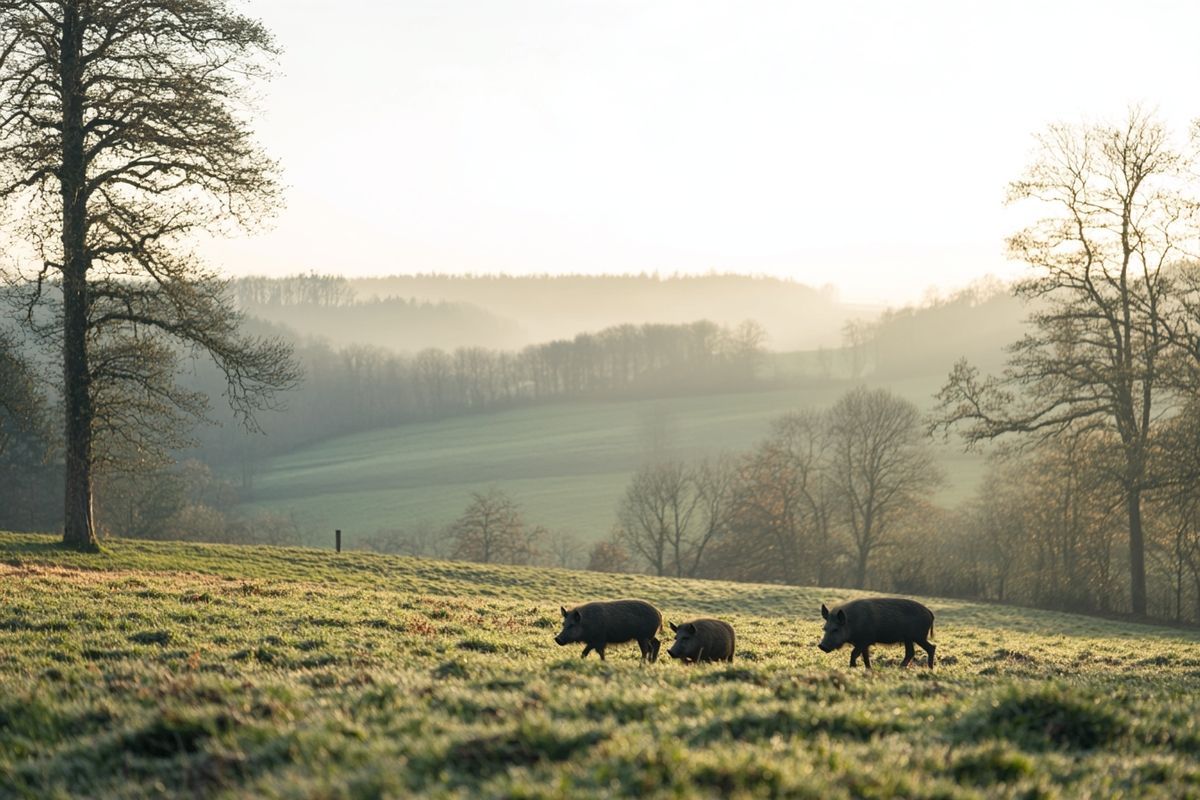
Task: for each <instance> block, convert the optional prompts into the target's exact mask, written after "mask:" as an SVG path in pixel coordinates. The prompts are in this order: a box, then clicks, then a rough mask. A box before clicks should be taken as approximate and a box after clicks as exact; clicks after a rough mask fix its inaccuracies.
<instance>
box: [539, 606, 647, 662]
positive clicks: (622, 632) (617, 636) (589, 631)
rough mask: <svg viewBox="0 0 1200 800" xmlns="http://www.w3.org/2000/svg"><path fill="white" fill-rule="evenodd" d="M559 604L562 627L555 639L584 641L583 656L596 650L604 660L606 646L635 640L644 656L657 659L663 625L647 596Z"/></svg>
mask: <svg viewBox="0 0 1200 800" xmlns="http://www.w3.org/2000/svg"><path fill="white" fill-rule="evenodd" d="M560 608H562V615H563V628H562V630H561V631H560V632H559V634H558V636H555V637H554V641H556V642H557V643H558V644H559V645H560V646H561V645H566V644H571V643H572V642H583V643H584V645H585V647H584V648H583V655H582V656H581V657H582V658H587V654H588V653H590V652H592V651H593V650H595V651H596V652H597V653H599V654H600V660H601V661H603V660H604V649H605V648H606V647H608V646H609V645H610V644H621V643H622V642H630V641H635V640H636V641H637V643H638V647H640V648H641V649H642V658H643V659H644V660H648V661H657V660H658V648H659V646H660V642H659V641H658V638H657V634H658V632H659V631H660V630H661V629H662V614H660V613H659V611H658V609H657V608H655V607H654V606H652V605H650V604H649V603H647V602H646V601H645V600H610V601H608V602H596V603H584V604H583V605H581V606H575V608H572V609H571V610H570V611H568V610H567V609H566V608H565V607H561V606H560Z"/></svg>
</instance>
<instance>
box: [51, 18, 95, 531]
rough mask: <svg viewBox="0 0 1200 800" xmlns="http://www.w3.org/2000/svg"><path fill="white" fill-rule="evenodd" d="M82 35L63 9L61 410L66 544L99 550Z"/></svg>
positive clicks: (73, 20) (60, 176)
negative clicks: (94, 494) (94, 495)
mask: <svg viewBox="0 0 1200 800" xmlns="http://www.w3.org/2000/svg"><path fill="white" fill-rule="evenodd" d="M81 49H82V31H81V30H80V23H79V10H78V8H77V7H76V4H75V3H66V4H65V5H64V9H63V29H62V61H61V64H62V71H61V75H60V77H61V80H62V99H63V130H62V151H63V152H62V173H61V174H60V175H59V181H60V184H61V187H62V201H63V227H62V247H63V264H62V274H63V286H62V292H63V407H64V410H65V416H66V420H65V422H66V430H65V440H66V482H65V483H66V491H65V493H64V500H65V507H64V515H63V544H65V545H69V546H72V547H78V548H83V549H88V550H94V549H96V548H97V547H98V543H97V541H96V526H95V520H94V518H93V515H92V431H93V426H92V417H93V412H92V397H91V369H90V367H89V365H88V351H87V329H88V310H89V309H88V304H89V300H88V286H87V273H88V266H89V264H88V261H89V257H88V252H87V194H86V189H87V185H86V184H87V167H86V164H85V163H84V136H83V97H82V87H81V80H80V64H79V54H80V51H81Z"/></svg>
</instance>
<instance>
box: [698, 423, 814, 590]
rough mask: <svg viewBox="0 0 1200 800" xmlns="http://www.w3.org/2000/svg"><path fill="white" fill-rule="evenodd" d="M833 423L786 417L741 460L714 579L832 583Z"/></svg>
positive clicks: (715, 563)
mask: <svg viewBox="0 0 1200 800" xmlns="http://www.w3.org/2000/svg"><path fill="white" fill-rule="evenodd" d="M827 419H828V418H827V415H826V414H824V413H822V412H815V411H801V412H795V413H791V414H786V415H784V416H783V417H780V418H779V419H776V420H775V421H774V422H772V424H771V433H770V435H769V436H768V437H767V438H766V439H765V440H764V441H763V442H762V443H760V444H759V445H758V447H756V448H755V449H754V450H753V451H752V452H751V453H748V454H747V455H746V456H745V457H744V458H743V459H742V461H741V463H740V465H739V469H738V474H737V480H736V482H735V484H734V486H733V488H732V493H731V501H730V509H729V512H728V515H727V519H726V522H725V525H724V532H723V536H722V538H721V540H720V541H719V542H718V544H717V545H716V547H717V550H718V555H717V556H716V557H715V558H714V565H715V572H714V574H715V575H718V576H721V577H731V578H739V579H743V580H769V581H784V582H787V583H794V584H799V583H806V582H813V581H815V582H817V583H819V584H821V585H827V584H828V582H829V578H830V567H831V566H832V564H833V562H834V559H835V554H834V552H833V549H834V548H833V543H832V541H831V539H830V534H831V529H832V510H833V506H832V499H833V498H832V491H831V490H832V483H831V481H830V476H829V474H828V467H829V462H828V445H829V441H830V439H829V435H828V430H827Z"/></svg>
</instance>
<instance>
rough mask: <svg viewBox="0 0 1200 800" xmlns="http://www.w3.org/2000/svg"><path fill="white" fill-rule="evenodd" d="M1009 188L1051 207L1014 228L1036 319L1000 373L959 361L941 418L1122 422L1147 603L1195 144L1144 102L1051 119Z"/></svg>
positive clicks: (1018, 424) (1126, 486)
mask: <svg viewBox="0 0 1200 800" xmlns="http://www.w3.org/2000/svg"><path fill="white" fill-rule="evenodd" d="M1038 145H1039V152H1038V155H1037V157H1036V159H1035V161H1034V162H1033V164H1032V165H1031V166H1030V167H1029V169H1028V171H1027V173H1026V174H1025V176H1024V177H1022V178H1021V179H1020V180H1018V181H1016V182H1014V183H1013V184H1012V185H1011V187H1010V191H1009V195H1010V199H1011V200H1013V201H1022V200H1033V201H1038V202H1040V203H1041V204H1042V205H1043V206H1046V207H1048V208H1049V214H1048V216H1047V217H1045V218H1044V219H1042V220H1040V221H1038V222H1036V223H1034V224H1033V225H1031V226H1029V227H1028V228H1026V229H1024V230H1022V231H1020V232H1019V233H1017V234H1015V235H1014V236H1012V237H1011V238H1010V239H1009V251H1010V253H1011V254H1012V256H1013V257H1015V258H1018V259H1020V260H1022V261H1025V262H1026V263H1028V264H1029V265H1030V266H1031V267H1033V269H1034V274H1033V275H1032V276H1031V277H1029V278H1027V279H1025V280H1023V281H1021V282H1019V283H1018V284H1017V285H1016V289H1015V291H1016V293H1017V295H1018V296H1020V297H1021V298H1024V299H1026V300H1029V301H1036V302H1037V305H1036V306H1035V311H1034V313H1033V314H1032V315H1031V317H1030V326H1031V331H1030V333H1028V334H1027V335H1026V336H1025V337H1024V338H1023V339H1021V340H1020V341H1018V342H1016V343H1015V344H1013V345H1012V346H1011V347H1010V356H1009V363H1008V366H1007V368H1006V369H1005V370H1004V372H1003V373H1002V374H1001V375H1000V376H997V377H988V378H983V377H981V376H980V375H979V372H978V370H977V369H975V368H973V367H971V366H969V365H967V364H966V363H965V362H962V363H959V364H958V365H957V366H956V367H955V368H954V370H953V372H951V374H950V377H949V380H948V382H947V384H946V386H945V387H944V388H943V389H942V391H941V393H940V395H939V399H940V407H939V410H938V425H940V426H943V427H949V426H954V425H958V426H960V429H961V431H962V434H963V436H964V437H965V439H966V441H967V443H968V446H970V445H972V444H975V443H978V442H982V441H985V440H990V439H995V438H998V437H1001V436H1004V435H1005V434H1014V433H1015V434H1029V435H1031V436H1032V439H1033V441H1044V440H1046V439H1048V438H1053V437H1057V436H1062V435H1065V434H1068V433H1071V432H1075V431H1079V430H1102V431H1108V432H1111V433H1112V434H1114V436H1113V441H1114V444H1115V448H1116V450H1117V454H1118V456H1119V460H1120V464H1121V475H1120V485H1121V490H1122V493H1123V495H1124V503H1125V514H1126V517H1127V521H1128V525H1127V527H1128V539H1129V569H1130V601H1131V607H1132V610H1133V612H1134V613H1135V614H1139V615H1144V614H1145V613H1146V558H1145V550H1146V545H1145V533H1144V531H1143V522H1142V497H1143V494H1144V493H1145V492H1146V491H1147V490H1149V489H1150V488H1152V481H1151V480H1150V466H1151V465H1150V455H1151V449H1152V443H1153V438H1154V434H1155V431H1156V429H1157V427H1158V425H1159V422H1160V421H1161V420H1162V419H1163V417H1164V414H1167V413H1169V412H1170V410H1171V407H1172V404H1173V397H1172V384H1173V383H1176V382H1177V378H1176V376H1175V375H1173V374H1172V372H1173V371H1172V370H1170V369H1169V367H1170V365H1171V362H1172V361H1173V360H1175V359H1174V358H1173V355H1174V351H1175V349H1176V346H1177V343H1178V341H1179V339H1180V336H1178V335H1176V334H1177V333H1182V332H1183V331H1185V330H1186V325H1185V324H1184V320H1182V319H1172V317H1173V316H1175V315H1177V314H1180V313H1183V312H1182V311H1181V309H1184V310H1186V307H1187V305H1188V304H1187V303H1184V302H1181V301H1180V299H1179V298H1176V297H1174V296H1173V292H1174V291H1175V290H1176V286H1175V282H1174V279H1173V278H1174V275H1175V273H1176V271H1175V270H1174V269H1173V262H1174V261H1175V260H1177V259H1180V258H1182V257H1184V256H1185V255H1187V253H1188V252H1189V250H1192V251H1194V249H1195V245H1196V238H1197V237H1196V230H1195V222H1196V217H1197V210H1198V208H1200V206H1198V204H1197V200H1196V191H1195V189H1196V187H1195V183H1194V174H1193V172H1192V168H1193V166H1194V163H1195V162H1194V154H1193V152H1192V150H1191V149H1186V150H1185V149H1181V148H1177V147H1175V146H1174V145H1173V144H1172V142H1171V138H1170V136H1169V135H1168V132H1167V131H1166V130H1165V129H1164V128H1163V126H1162V125H1161V124H1159V123H1158V122H1157V121H1155V120H1154V119H1153V118H1152V117H1151V116H1150V115H1148V114H1146V113H1144V112H1142V111H1141V110H1139V109H1133V110H1131V111H1130V113H1129V115H1128V118H1127V119H1126V120H1124V121H1123V122H1122V123H1120V124H1113V125H1107V124H1105V125H1090V126H1073V125H1055V126H1051V127H1050V128H1049V129H1048V130H1047V131H1046V132H1045V133H1044V134H1042V135H1041V136H1039V137H1038Z"/></svg>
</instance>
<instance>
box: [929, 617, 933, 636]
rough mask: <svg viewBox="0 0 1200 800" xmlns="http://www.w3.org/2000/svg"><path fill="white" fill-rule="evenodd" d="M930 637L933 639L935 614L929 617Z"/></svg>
mask: <svg viewBox="0 0 1200 800" xmlns="http://www.w3.org/2000/svg"><path fill="white" fill-rule="evenodd" d="M929 636H930V638H933V614H930V615H929Z"/></svg>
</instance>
